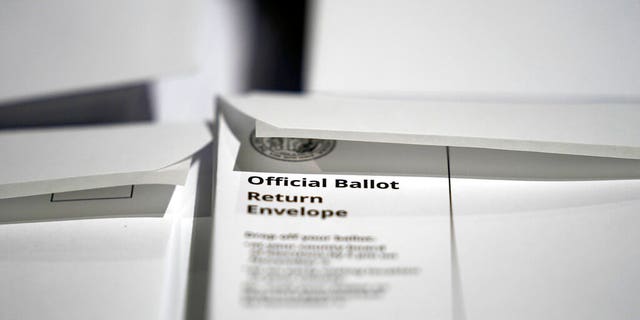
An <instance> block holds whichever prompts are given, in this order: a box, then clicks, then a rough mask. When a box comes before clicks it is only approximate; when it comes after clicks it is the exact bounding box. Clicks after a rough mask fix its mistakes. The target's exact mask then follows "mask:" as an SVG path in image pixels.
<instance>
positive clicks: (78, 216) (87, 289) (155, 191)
mask: <svg viewBox="0 0 640 320" xmlns="http://www.w3.org/2000/svg"><path fill="white" fill-rule="evenodd" d="M210 140H211V131H210V127H209V126H208V125H205V124H204V123H203V124H163V125H158V124H135V125H117V126H94V127H75V128H74V127H70V128H63V129H37V130H20V131H10V132H5V133H2V134H0V150H2V156H1V157H0V167H1V168H2V169H1V170H0V252H1V254H0V279H1V281H0V282H2V286H1V288H0V301H2V303H1V305H2V308H0V309H1V310H0V318H2V319H37V318H41V317H42V316H43V315H47V318H50V319H69V318H73V319H88V318H100V319H177V318H180V317H182V315H183V314H184V312H185V310H184V309H185V306H186V290H187V280H188V265H189V257H190V247H191V238H192V224H193V217H194V214H195V210H196V200H197V199H196V198H197V197H198V194H197V188H198V185H199V184H200V181H199V178H200V177H199V171H201V170H202V163H201V156H199V155H198V152H199V150H200V149H202V148H203V147H204V146H205V145H207V144H208V143H209V142H210ZM207 178H208V179H209V177H207ZM208 179H207V180H208ZM209 183H210V181H209ZM206 199H207V201H208V200H209V197H208V196H207V197H206ZM98 218H99V219H98Z"/></svg>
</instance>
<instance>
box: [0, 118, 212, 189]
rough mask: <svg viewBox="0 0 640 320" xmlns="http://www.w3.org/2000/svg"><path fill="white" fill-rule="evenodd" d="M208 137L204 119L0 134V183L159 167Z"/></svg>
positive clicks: (181, 156) (185, 155) (175, 160)
mask: <svg viewBox="0 0 640 320" xmlns="http://www.w3.org/2000/svg"><path fill="white" fill-rule="evenodd" d="M210 140H211V132H210V130H209V128H208V127H207V126H206V124H204V123H198V124H162V125H159V124H135V125H117V126H99V127H78V128H65V129H40V130H20V131H13V132H6V133H2V134H0V150H2V157H0V168H2V170H0V184H3V185H5V184H15V183H28V182H34V181H48V180H57V179H67V178H78V177H90V176H101V175H111V174H123V173H129V172H144V171H154V170H159V169H162V168H165V167H167V166H170V165H172V164H175V163H178V162H180V161H182V160H184V159H187V158H189V157H190V156H191V155H192V154H193V153H194V152H196V151H197V150H199V149H200V148H202V147H203V146H205V145H206V144H207V143H208V142H209V141H210Z"/></svg>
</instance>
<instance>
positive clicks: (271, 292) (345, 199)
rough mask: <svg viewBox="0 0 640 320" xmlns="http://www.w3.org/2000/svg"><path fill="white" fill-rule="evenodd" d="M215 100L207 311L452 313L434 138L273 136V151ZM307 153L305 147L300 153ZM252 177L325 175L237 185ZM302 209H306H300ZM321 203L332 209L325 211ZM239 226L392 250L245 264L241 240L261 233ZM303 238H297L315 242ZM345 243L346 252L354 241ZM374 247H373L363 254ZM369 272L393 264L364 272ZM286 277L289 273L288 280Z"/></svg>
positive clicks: (334, 315) (245, 242)
mask: <svg viewBox="0 0 640 320" xmlns="http://www.w3.org/2000/svg"><path fill="white" fill-rule="evenodd" d="M218 107H219V109H218V111H219V116H218V117H217V119H216V123H217V125H218V136H217V138H216V141H217V147H218V148H217V153H216V156H217V174H216V178H215V179H216V191H215V201H214V204H215V211H214V220H215V225H214V228H215V229H214V241H213V251H212V255H213V268H212V272H213V276H212V280H211V282H210V290H211V291H210V292H211V294H210V295H209V297H210V300H209V304H208V309H209V310H208V313H209V318H213V319H249V318H254V317H261V318H263V319H299V318H301V317H305V318H307V319H327V318H331V319H389V318H392V317H400V318H403V319H422V318H424V317H425V316H426V317H430V318H434V319H450V318H451V309H452V307H451V299H450V296H451V286H450V279H451V268H450V262H451V261H450V254H449V252H450V248H449V240H450V233H449V221H450V216H449V202H448V184H447V181H448V180H447V175H446V171H447V169H446V168H447V163H446V153H445V148H444V147H440V146H423V145H399V144H387V143H374V142H360V141H344V140H341V141H336V142H335V144H334V143H333V142H331V141H322V142H318V141H304V139H291V140H283V141H280V140H279V139H278V138H275V139H274V140H273V141H269V142H268V143H273V144H272V145H271V146H273V149H271V150H272V151H276V152H274V153H269V152H268V150H264V149H262V148H261V146H260V145H259V143H260V141H259V140H260V139H255V136H254V135H253V130H254V127H255V124H256V119H254V118H251V117H249V116H247V115H246V114H243V113H242V112H239V108H235V105H230V104H228V103H227V102H225V101H223V100H220V101H219V105H218ZM256 140H258V141H256ZM301 140H302V141H301ZM280 142H282V143H284V144H287V145H288V146H292V147H293V148H295V149H297V148H298V147H300V148H301V149H303V150H305V151H303V152H300V153H299V154H298V155H300V158H295V156H296V155H293V154H286V153H279V152H278V150H283V149H278V147H277V146H276V144H277V143H280ZM300 142H301V144H296V143H300ZM327 146H330V147H327ZM259 150H262V151H259ZM309 150H310V151H309ZM296 151H297V150H296ZM306 152H309V153H311V154H313V156H312V157H309V158H306V157H304V156H302V155H305V154H306ZM251 177H264V178H265V179H269V178H268V177H272V178H273V177H280V178H281V179H282V178H285V177H286V178H287V179H297V180H298V181H302V180H303V179H306V180H305V181H312V180H316V179H325V180H326V182H327V185H326V187H318V188H304V187H298V188H296V187H293V185H289V186H283V185H279V186H276V185H253V184H251V183H248V179H252V178H251ZM254 179H255V178H254ZM336 179H346V180H350V181H352V182H353V181H360V182H361V181H365V180H366V181H372V180H373V181H376V182H378V183H383V185H382V187H386V188H387V189H375V190H374V189H367V188H353V189H340V188H338V187H334V185H333V183H334V182H335V181H336ZM391 182H397V184H398V188H399V189H396V190H391V189H389V188H388V186H389V185H390V184H391ZM293 184H295V182H293ZM248 192H249V193H254V194H255V193H260V194H263V195H267V199H268V197H269V194H273V195H275V194H281V195H282V194H285V195H294V194H295V195H307V196H309V195H314V196H318V197H321V198H322V200H320V203H300V202H298V203H292V202H291V201H288V202H289V203H284V202H283V201H280V202H269V201H268V200H267V201H266V202H260V201H255V200H251V199H248V198H247V196H248ZM399 204H402V205H399ZM251 205H256V206H260V209H259V211H260V212H261V214H256V215H253V214H249V213H248V206H251ZM265 208H267V209H269V210H270V209H271V208H275V209H274V210H289V211H291V210H293V211H295V210H299V211H297V212H298V213H299V214H296V213H292V212H289V213H287V214H282V211H281V213H280V214H278V213H274V214H273V215H271V214H268V215H262V211H263V210H262V209H265ZM283 208H284V209H283ZM287 208H289V209H287ZM340 209H343V210H344V211H345V212H344V216H343V217H339V216H338V214H337V212H338V211H339V210H340ZM304 210H306V212H307V213H308V214H304V213H302V212H303V211H304ZM313 210H317V211H322V212H323V213H322V215H323V216H322V217H318V214H317V212H316V215H315V216H314V215H313V213H309V212H313ZM325 211H331V212H333V215H331V214H330V215H329V216H327V217H326V219H325V217H324V212H325ZM347 211H348V213H347ZM398 230H402V232H398ZM247 232H248V233H250V234H256V235H258V236H260V235H277V236H275V238H276V240H277V241H275V242H276V243H278V242H279V240H278V239H280V236H281V235H282V234H299V235H313V236H314V237H318V238H326V239H328V240H321V241H329V242H327V243H326V244H328V245H329V246H335V247H340V246H341V245H342V244H341V243H340V241H338V240H335V239H336V238H335V237H336V236H340V237H345V238H346V236H347V235H348V236H353V235H356V236H360V237H363V238H367V239H372V240H363V241H371V242H365V245H366V244H371V245H372V246H374V245H375V247H376V248H380V247H383V248H384V249H383V250H385V251H386V250H388V251H386V252H388V253H390V254H391V255H392V256H394V258H390V259H388V260H384V259H379V260H368V259H366V258H365V259H362V260H358V259H353V258H349V257H346V258H345V259H341V258H339V257H331V258H329V257H326V260H325V262H324V263H320V264H317V263H318V261H317V260H314V258H313V257H312V258H311V259H309V258H308V257H306V258H305V253H304V252H303V253H302V255H301V256H300V258H301V259H302V260H301V261H307V262H309V261H310V260H312V261H313V262H311V263H310V264H306V263H304V264H301V265H300V264H296V263H282V264H280V263H275V264H270V263H269V262H266V263H261V262H259V261H258V262H256V261H253V260H252V259H251V256H252V255H254V254H256V253H255V252H254V253H251V252H250V251H251V250H250V248H251V246H252V245H259V244H260V243H261V240H260V238H247ZM301 238H302V236H301ZM329 238H331V239H330V240H329ZM313 241H314V240H310V242H308V243H309V244H322V243H323V242H313ZM284 242H286V241H284ZM279 243H280V244H283V243H282V242H279ZM264 244H265V246H266V245H268V244H267V243H264ZM347 244H349V245H352V246H353V247H354V248H355V249H354V250H357V248H360V247H359V245H363V244H362V243H357V242H347ZM296 245H297V244H296ZM285 247H286V243H285V246H283V248H285ZM378 253H379V252H378V251H375V252H374V256H377V254H378ZM284 254H285V255H286V254H291V252H289V253H286V252H285V253H284ZM320 254H322V252H320ZM325 254H326V252H325ZM345 255H346V254H345ZM305 259H306V260H305ZM258 260H260V259H258ZM367 270H373V271H367ZM375 270H397V271H398V273H397V274H391V273H385V271H380V273H378V274H374V273H375V272H376V271H375ZM403 270H404V271H403ZM405 271H407V272H405ZM342 272H345V273H344V274H342ZM349 272H353V273H354V274H348V273H349ZM370 272H373V273H370ZM287 274H289V275H294V276H293V279H292V278H291V277H286V276H285V275H287ZM296 274H299V276H300V277H297V276H295V275H296ZM323 275H324V277H328V278H323ZM286 288H289V289H286ZM332 292H335V294H332Z"/></svg>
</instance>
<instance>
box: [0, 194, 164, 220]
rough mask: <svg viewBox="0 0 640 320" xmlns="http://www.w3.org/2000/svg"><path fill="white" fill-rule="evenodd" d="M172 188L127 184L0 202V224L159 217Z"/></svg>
mask: <svg viewBox="0 0 640 320" xmlns="http://www.w3.org/2000/svg"><path fill="white" fill-rule="evenodd" d="M174 189H175V186H173V185H135V186H133V185H128V186H120V187H109V188H99V189H92V190H82V191H74V192H64V193H55V194H44V195H36V196H28V197H18V198H8V199H2V200H0V224H7V223H24V222H44V221H62V220H77V219H96V218H115V217H161V216H163V215H164V212H165V211H166V209H167V206H168V205H169V200H170V199H171V195H172V194H173V190H174Z"/></svg>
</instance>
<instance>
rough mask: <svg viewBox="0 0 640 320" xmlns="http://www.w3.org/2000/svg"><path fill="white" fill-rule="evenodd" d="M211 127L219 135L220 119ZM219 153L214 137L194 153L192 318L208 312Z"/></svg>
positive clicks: (189, 309)
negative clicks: (195, 172) (195, 168)
mask: <svg viewBox="0 0 640 320" xmlns="http://www.w3.org/2000/svg"><path fill="white" fill-rule="evenodd" d="M215 119H217V116H216V118H215ZM210 128H211V131H212V136H213V137H217V132H218V127H217V121H215V122H214V123H211V124H210ZM217 153H218V143H217V138H214V139H213V142H212V143H211V144H209V145H208V146H207V147H205V148H203V149H202V150H200V151H199V152H198V153H197V154H196V155H195V157H194V159H195V160H197V161H199V162H200V167H199V171H198V188H197V190H198V191H197V193H196V203H195V213H194V221H193V227H192V234H191V252H190V255H189V259H190V260H189V274H188V279H187V290H186V307H185V319H189V320H191V319H194V320H195V319H206V316H207V306H208V300H209V288H210V284H211V265H212V255H211V252H212V248H213V230H214V219H213V208H214V207H215V183H214V182H215V181H216V171H217V158H218V157H217Z"/></svg>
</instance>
